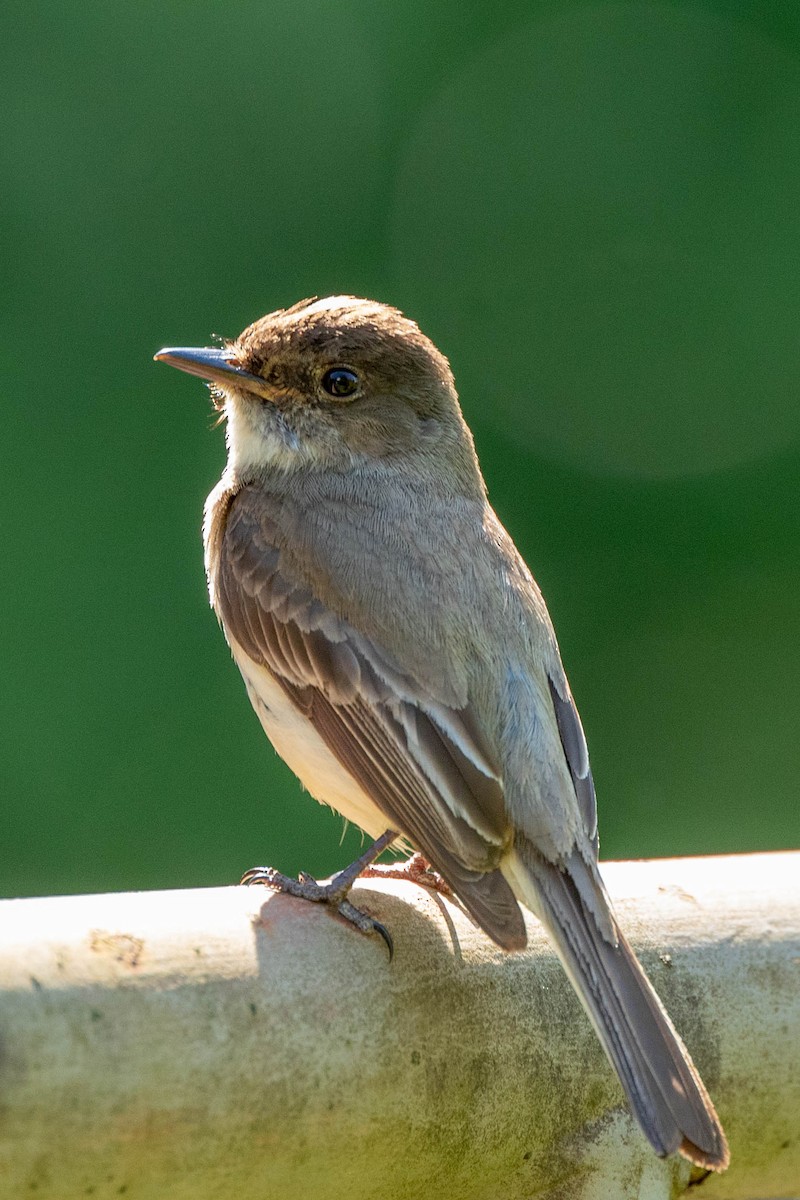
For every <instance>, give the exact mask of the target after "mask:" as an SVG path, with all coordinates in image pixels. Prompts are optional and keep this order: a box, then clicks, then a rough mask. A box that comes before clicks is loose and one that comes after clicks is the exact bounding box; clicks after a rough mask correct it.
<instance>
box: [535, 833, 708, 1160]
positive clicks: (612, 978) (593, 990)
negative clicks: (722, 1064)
mask: <svg viewBox="0 0 800 1200" xmlns="http://www.w3.org/2000/svg"><path fill="white" fill-rule="evenodd" d="M515 859H516V861H515V864H514V869H513V872H512V874H513V880H512V882H513V885H514V887H515V890H517V891H518V893H521V895H520V898H521V899H522V900H523V902H526V903H527V904H528V906H529V907H531V908H532V909H533V910H534V912H536V914H537V915H538V916H539V917H540V919H541V920H542V922H543V923H544V925H545V927H546V928H547V930H548V932H549V933H550V935H551V936H552V938H553V940H554V942H555V945H556V948H557V950H558V953H559V957H560V958H561V960H562V962H563V964H564V967H565V969H566V971H567V974H568V975H569V977H570V980H571V981H572V984H573V986H574V988H575V990H576V991H577V993H578V996H579V997H580V999H581V1002H582V1004H583V1006H584V1008H585V1009H586V1012H587V1013H588V1015H589V1017H590V1019H591V1021H592V1024H593V1025H594V1027H595V1030H596V1031H597V1034H598V1036H599V1038H600V1041H601V1043H602V1045H603V1048H604V1049H605V1051H606V1054H607V1055H608V1057H609V1059H610V1060H611V1063H612V1065H613V1066H614V1068H615V1069H616V1071H617V1074H618V1075H619V1078H620V1082H621V1083H622V1086H623V1088H624V1089H625V1092H626V1094H627V1096H628V1099H629V1101H630V1104H631V1108H632V1109H633V1112H634V1115H635V1116H636V1118H637V1120H638V1122H639V1124H640V1125H641V1127H642V1130H643V1131H644V1133H645V1135H646V1137H647V1138H648V1139H649V1141H650V1142H651V1144H652V1146H653V1148H654V1149H655V1151H656V1153H657V1154H660V1155H666V1154H672V1153H674V1152H675V1151H678V1150H679V1151H680V1152H681V1153H682V1154H684V1155H685V1156H686V1157H687V1158H689V1159H691V1161H692V1162H694V1163H697V1164H698V1165H699V1166H702V1167H707V1168H709V1169H711V1170H714V1171H723V1170H724V1169H725V1168H726V1167H727V1165H728V1160H729V1154H728V1144H727V1142H726V1140H725V1134H724V1133H723V1131H722V1127H721V1125H720V1122H719V1118H718V1117H717V1114H716V1112H715V1110H714V1106H713V1104H712V1103H711V1100H710V1099H709V1096H708V1093H707V1092H706V1089H705V1087H704V1086H703V1082H702V1080H701V1079H700V1076H699V1075H698V1073H697V1070H696V1068H695V1066H694V1063H693V1062H692V1060H691V1058H690V1057H689V1053H688V1051H687V1050H686V1047H685V1046H684V1044H683V1042H682V1041H681V1039H680V1037H679V1036H678V1034H677V1032H676V1031H675V1028H674V1026H673V1024H672V1022H671V1021H670V1019H669V1017H668V1016H667V1013H666V1011H665V1010H664V1007H663V1005H662V1003H661V1001H660V1000H659V998H658V996H657V995H656V993H655V991H654V990H653V987H652V985H651V983H650V981H649V980H648V978H647V976H646V975H645V973H644V970H643V969H642V967H641V965H640V963H639V961H638V959H637V958H636V955H635V954H634V952H633V950H632V949H631V947H630V945H629V944H628V942H627V941H626V939H625V937H624V935H623V934H622V933H621V931H620V930H619V928H618V926H617V924H616V920H615V919H614V916H613V913H611V911H610V907H609V905H608V901H607V899H606V897H605V893H604V891H603V887H602V883H601V882H600V879H599V876H598V874H597V872H596V871H595V870H592V869H591V868H590V867H589V866H588V864H587V863H586V862H585V861H584V859H583V858H581V857H580V855H579V854H578V853H577V852H575V853H574V854H573V855H571V856H570V858H569V859H568V860H567V861H566V862H565V863H564V866H563V869H560V868H559V867H558V866H556V865H555V864H553V863H551V862H549V861H547V860H546V859H545V858H543V857H542V856H541V855H540V854H538V853H537V851H536V850H535V849H534V848H533V846H531V845H530V844H529V843H525V842H523V843H522V845H520V846H518V847H517V854H516V855H515ZM599 913H602V918H603V920H602V922H600V923H599V922H598V914H599ZM606 916H607V917H608V920H606ZM609 921H610V924H609ZM599 924H602V925H605V926H606V932H605V934H604V932H601V929H600V927H599ZM609 932H610V933H611V935H612V938H614V937H615V938H616V944H615V943H614V941H613V940H609V937H608V933H609Z"/></svg>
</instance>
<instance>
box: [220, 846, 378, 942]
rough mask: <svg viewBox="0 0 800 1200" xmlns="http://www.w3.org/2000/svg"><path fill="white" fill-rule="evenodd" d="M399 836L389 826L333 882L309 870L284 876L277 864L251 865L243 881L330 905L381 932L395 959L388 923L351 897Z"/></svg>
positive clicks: (363, 926) (365, 929) (363, 927)
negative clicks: (361, 877)
mask: <svg viewBox="0 0 800 1200" xmlns="http://www.w3.org/2000/svg"><path fill="white" fill-rule="evenodd" d="M397 836H398V834H397V833H396V831H395V830H394V829H387V830H386V832H385V833H382V834H381V836H380V837H379V838H378V840H377V841H376V842H373V843H372V845H371V846H370V847H369V848H368V849H367V850H365V851H364V853H363V854H362V855H361V857H360V858H357V859H356V861H355V862H354V863H351V864H350V866H349V867H345V869H344V870H343V871H340V872H339V874H338V875H334V877H333V879H332V880H331V881H330V883H317V881H316V879H314V878H313V877H312V876H311V875H307V874H306V873H305V871H301V872H300V873H299V878H298V879H292V878H291V876H289V875H281V873H280V871H276V870H275V868H274V867H251V868H250V870H249V871H245V873H244V875H243V876H242V878H241V880H240V883H244V884H252V883H262V884H264V886H265V887H271V888H275V890H276V891H279V892H286V893H287V894H288V895H290V896H299V897H300V899H301V900H311V901H312V902H313V903H315V904H330V905H331V906H332V907H333V908H335V909H336V911H337V912H338V913H340V914H341V916H343V917H344V918H345V919H346V920H348V921H350V922H351V923H352V924H353V925H355V927H356V929H360V930H361V932H362V933H377V934H379V935H380V936H381V937H382V938H383V940H384V942H385V943H386V945H387V947H388V949H389V958H390V959H391V958H392V956H393V955H394V943H393V942H392V938H391V934H390V933H389V930H388V929H387V928H386V926H385V925H381V923H380V921H376V920H375V918H374V917H370V916H368V915H367V914H366V913H364V912H362V911H361V909H359V908H356V906H355V905H354V904H351V903H350V901H349V900H348V898H347V897H348V895H349V892H350V889H351V887H352V886H353V884H354V883H355V881H356V880H357V879H358V877H359V875H363V874H367V873H368V871H369V870H370V869H372V865H373V863H374V862H375V859H376V858H377V857H378V855H379V854H382V853H383V851H384V850H385V849H386V847H387V846H389V845H391V843H392V842H393V841H394V840H395V838H397Z"/></svg>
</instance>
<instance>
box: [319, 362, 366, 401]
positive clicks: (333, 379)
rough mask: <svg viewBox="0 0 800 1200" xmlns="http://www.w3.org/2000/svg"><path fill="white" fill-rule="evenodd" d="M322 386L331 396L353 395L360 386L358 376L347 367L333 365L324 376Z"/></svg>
mask: <svg viewBox="0 0 800 1200" xmlns="http://www.w3.org/2000/svg"><path fill="white" fill-rule="evenodd" d="M322 386H323V387H324V388H325V391H326V392H327V393H328V394H329V395H331V396H337V397H340V396H352V394H353V392H354V391H355V390H356V388H357V387H358V376H357V375H356V373H355V371H350V370H348V369H347V367H333V368H332V369H331V370H330V371H326V372H325V374H324V375H323V376H322Z"/></svg>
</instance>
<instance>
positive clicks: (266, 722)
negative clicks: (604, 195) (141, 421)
mask: <svg viewBox="0 0 800 1200" xmlns="http://www.w3.org/2000/svg"><path fill="white" fill-rule="evenodd" d="M156 358H158V359H160V360H161V361H163V362H167V363H170V364H171V365H172V366H175V367H179V368H180V369H181V370H184V371H188V372H190V373H191V374H195V375H199V376H200V377H201V378H203V379H206V380H209V381H210V382H211V383H212V394H213V396H214V400H215V404H216V406H217V407H218V408H219V410H220V411H221V412H222V413H223V414H224V416H225V417H226V418H227V444H228V464H227V467H226V469H225V472H224V474H223V476H222V479H221V480H220V482H219V484H218V485H217V487H216V488H215V489H214V491H213V492H212V493H211V495H210V496H209V498H208V502H207V504H206V512H205V525H204V540H205V549H206V570H207V573H208V582H209V589H210V594H211V602H212V604H213V606H214V608H215V609H216V612H217V614H218V616H219V618H220V621H221V622H222V626H223V629H224V631H225V635H226V637H227V639H228V642H229V644H230V647H231V650H232V652H233V657H234V659H235V660H236V663H237V665H238V667H239V669H240V671H241V673H242V675H243V676H244V681H245V685H246V687H247V691H248V694H249V696H250V699H251V701H252V703H253V707H254V708H255V710H256V712H257V713H258V716H259V718H260V720H261V723H262V725H263V727H264V729H265V731H266V733H267V735H268V737H269V738H270V739H271V741H272V743H273V745H274V746H275V748H276V750H277V751H278V753H279V754H280V755H281V756H282V757H283V758H284V759H285V760H286V762H287V763H288V764H289V766H290V767H291V768H292V770H293V771H294V772H295V773H296V774H297V775H298V776H299V778H300V779H301V780H302V782H303V783H304V784H305V786H306V787H307V788H308V790H309V791H310V792H311V794H312V795H313V796H315V797H316V798H317V799H318V800H321V801H323V802H324V803H326V804H329V805H331V806H332V807H333V808H335V809H337V810H338V811H339V812H341V813H343V814H344V816H345V817H346V818H347V819H348V820H350V821H352V822H353V823H354V824H356V825H358V826H360V828H361V829H363V830H365V831H366V832H367V833H368V834H369V835H370V836H371V837H373V838H376V839H377V841H376V843H375V845H374V846H373V847H371V848H370V850H369V851H368V852H367V853H366V854H365V855H364V856H363V857H362V859H360V860H359V862H358V863H356V864H354V866H353V868H351V869H349V870H347V871H344V872H342V874H341V875H340V876H337V878H336V879H335V880H334V881H333V884H332V885H329V886H328V888H323V887H320V885H317V884H315V882H314V881H313V880H308V879H304V880H303V881H302V882H301V883H299V884H298V883H297V882H295V881H291V882H288V881H283V883H284V885H285V886H287V887H289V888H290V889H292V890H295V891H296V892H297V893H298V894H304V895H308V896H310V897H312V898H317V899H320V898H321V899H327V900H329V901H333V902H334V903H336V904H337V906H338V907H339V908H340V911H343V912H345V913H346V915H349V916H350V917H351V918H352V919H354V920H355V921H356V923H357V924H360V926H361V927H362V928H369V927H370V926H372V927H375V923H374V922H371V921H370V920H369V918H366V917H365V916H364V914H359V913H358V911H357V910H355V909H354V908H353V907H352V906H351V905H350V904H349V901H347V898H346V894H347V891H348V890H349V886H350V885H351V884H352V882H353V880H354V878H355V877H356V876H357V874H358V872H359V870H360V869H361V868H362V867H363V866H364V865H366V864H367V863H368V862H370V861H372V860H373V859H374V858H375V857H377V854H378V853H380V850H382V849H383V848H384V847H385V846H386V845H388V844H389V843H391V842H392V841H395V840H396V839H397V838H398V837H402V838H403V839H405V840H406V842H407V843H410V844H411V845H412V846H413V847H415V848H416V850H417V851H419V852H421V854H422V855H424V858H425V859H426V860H427V861H428V862H429V863H430V864H431V865H432V866H433V867H434V868H435V870H436V871H437V872H438V873H439V874H440V876H441V877H442V878H443V879H444V881H445V882H446V884H448V885H449V886H450V887H451V888H452V890H453V891H454V892H455V894H456V896H457V897H458V898H459V900H460V901H461V903H462V904H463V905H464V907H465V908H466V909H467V910H468V911H469V912H470V913H471V915H472V916H473V918H474V919H475V920H476V921H477V923H478V924H479V925H480V926H481V927H482V928H483V929H484V930H485V931H486V933H487V934H488V935H489V937H491V938H493V939H494V941H495V942H497V943H498V945H500V946H502V947H503V948H504V949H506V950H519V949H521V948H522V947H523V946H524V945H525V925H524V922H523V919H522V914H521V912H520V908H519V904H520V903H521V904H523V905H524V906H525V907H526V908H528V909H530V910H531V911H532V912H533V913H535V914H536V916H537V917H538V918H539V919H540V920H541V921H542V923H543V924H544V926H545V928H546V929H547V930H548V932H549V934H550V935H551V937H552V939H553V941H554V943H555V946H556V949H557V950H558V953H559V956H560V958H561V961H562V962H563V964H564V967H565V969H566V971H567V974H568V975H569V978H570V980H571V982H572V984H573V985H574V987H575V989H576V991H577V993H578V995H579V997H580V999H581V1001H582V1003H583V1006H584V1008H585V1009H586V1012H587V1013H588V1015H589V1018H590V1019H591V1021H592V1024H593V1025H594V1027H595V1029H596V1031H597V1034H598V1036H599V1038H600V1041H601V1042H602V1044H603V1046H604V1048H605V1051H606V1053H607V1055H608V1057H609V1059H610V1060H611V1063H612V1064H613V1066H614V1067H615V1068H616V1071H617V1073H618V1075H619V1078H620V1081H621V1083H622V1086H623V1088H624V1089H625V1092H626V1093H627V1096H628V1099H629V1100H630V1103H631V1107H632V1109H633V1111H634V1113H635V1115H636V1117H637V1119H638V1121H639V1123H640V1125H641V1127H642V1129H643V1131H644V1133H645V1134H646V1136H647V1137H648V1138H649V1140H650V1142H651V1143H652V1145H653V1147H654V1149H655V1150H656V1152H657V1153H658V1154H660V1155H666V1154H670V1153H673V1152H674V1151H680V1152H681V1153H682V1154H683V1155H685V1156H686V1157H687V1158H688V1159H690V1160H691V1161H692V1162H695V1163H697V1164H699V1165H700V1166H703V1167H708V1168H711V1169H712V1170H716V1171H721V1170H723V1169H724V1168H725V1167H726V1166H727V1164H728V1147H727V1143H726V1141H725V1135H724V1133H723V1131H722V1128H721V1126H720V1123H719V1120H718V1119H717V1115H716V1113H715V1111H714V1107H713V1105H712V1103H711V1101H710V1099H709V1097H708V1094H707V1092H706V1090H705V1087H704V1086H703V1083H702V1081H701V1079H700V1077H699V1075H698V1073H697V1071H696V1070H695V1067H694V1065H693V1063H692V1061H691V1059H690V1057H689V1055H688V1053H687V1051H686V1049H685V1047H684V1046H683V1043H682V1042H681V1040H680V1038H679V1037H678V1035H677V1033H676V1032H675V1029H674V1028H673V1026H672V1024H671V1022H670V1020H669V1017H668V1016H667V1014H666V1012H665V1011H664V1008H663V1007H662V1005H661V1003H660V1001H659V999H658V997H657V996H656V994H655V992H654V990H653V988H652V987H651V985H650V983H649V981H648V980H647V977H646V976H645V974H644V971H643V970H642V968H641V966H640V965H639V962H638V960H637V959H636V957H635V955H634V953H633V951H632V950H631V948H630V946H629V945H628V942H627V941H626V940H625V937H624V935H623V934H622V932H621V931H620V928H619V926H618V924H617V920H616V918H615V916H614V914H613V912H612V910H611V906H610V903H609V900H608V897H607V895H606V892H605V889H604V887H603V883H602V881H601V878H600V874H599V872H598V867H597V845H598V843H597V820H596V810H595V794H594V786H593V783H592V776H591V772H590V770H589V757H588V753H587V749H586V741H585V739H584V734H583V729H582V727H581V722H580V718H579V716H578V712H577V709H576V708H575V704H574V701H573V699H572V694H571V692H570V688H569V684H568V683H567V679H566V676H565V674H564V668H563V667H562V665H561V658H560V656H559V651H558V645H557V643H556V638H555V634H554V632H553V627H552V625H551V623H550V618H549V615H548V612H547V609H546V607H545V603H544V600H543V599H542V596H541V593H540V591H539V589H538V587H537V585H536V583H535V581H534V579H533V577H532V576H531V574H530V572H529V570H528V568H527V567H526V565H525V563H524V562H523V561H522V558H521V557H520V555H519V553H518V552H517V550H516V548H515V546H514V544H513V542H512V541H511V538H510V537H509V536H508V534H507V533H506V531H505V530H504V529H503V527H502V525H501V524H500V522H499V521H498V519H497V517H496V516H495V514H494V512H493V511H492V509H491V507H490V506H489V503H488V500H487V497H486V487H485V485H484V482H483V478H482V476H481V472H480V468H479V466H478V460H477V458H476V455H475V449H474V446H473V442H472V436H471V434H470V431H469V429H468V428H467V425H466V423H465V421H464V418H463V416H462V414H461V409H460V407H459V404H458V398H457V395H456V390H455V386H454V383H453V377H452V374H451V372H450V368H449V365H448V363H447V360H446V359H445V358H444V356H443V355H442V354H441V353H440V352H439V351H438V350H437V349H436V347H435V346H434V345H433V344H432V343H431V342H430V341H429V340H428V339H427V338H426V337H424V335H423V334H422V333H421V332H420V330H419V329H418V327H417V326H416V325H415V324H414V323H413V322H412V321H410V320H407V319H406V318H405V317H404V316H402V314H401V313H399V312H398V311H397V310H396V309H394V308H389V307H386V306H384V305H381V304H377V303H374V302H372V301H368V300H357V299H354V298H353V297H349V296H335V297H330V298H328V299H325V300H305V301H303V302H302V303H300V304H296V305H294V307H292V308H288V309H286V310H280V311H278V312H275V313H272V314H270V315H269V316H266V317H263V318H262V319H261V320H260V321H256V322H255V324H253V325H251V326H250V327H249V328H248V329H246V330H245V331H244V333H242V334H241V336H240V337H239V338H237V339H236V340H235V341H233V342H230V343H228V344H227V345H226V346H225V347H224V348H223V349H217V350H210V349H197V350H196V349H165V350H162V351H160V352H159V354H157V355H156ZM246 878H248V879H249V880H250V881H252V880H259V881H262V882H267V883H281V881H282V877H279V876H277V875H276V873H274V872H272V871H270V870H269V869H267V868H263V869H256V870H254V871H253V872H249V873H248V876H246ZM379 931H380V930H379ZM384 932H385V931H384Z"/></svg>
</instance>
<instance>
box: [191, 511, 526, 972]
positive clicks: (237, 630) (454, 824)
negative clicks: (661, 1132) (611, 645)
mask: <svg viewBox="0 0 800 1200" xmlns="http://www.w3.org/2000/svg"><path fill="white" fill-rule="evenodd" d="M280 557H281V556H280V553H279V551H278V550H277V549H276V548H275V547H274V546H271V545H270V544H269V543H268V541H267V539H266V537H265V535H264V532H263V530H262V528H261V526H260V525H259V523H258V521H257V519H256V518H255V517H254V516H253V515H252V514H251V513H250V512H249V511H248V510H247V508H246V507H245V506H237V505H236V504H235V503H234V504H232V505H231V508H230V510H229V513H228V521H227V525H226V529H225V533H224V537H223V539H222V545H221V547H220V559H219V566H218V569H217V573H216V580H215V589H216V605H217V608H218V611H219V613H220V616H221V617H222V620H223V622H224V625H225V627H226V629H227V631H228V633H229V635H230V636H231V637H232V638H233V639H235V641H236V642H238V644H239V645H240V646H241V647H242V649H243V650H244V651H245V652H246V653H247V654H248V655H249V656H250V658H252V659H253V660H254V661H255V662H257V663H259V664H261V665H262V666H264V667H266V668H267V669H268V670H269V671H270V672H271V673H272V675H273V676H274V677H275V678H276V679H277V681H278V682H279V683H280V685H281V687H282V688H283V690H284V691H285V692H286V694H287V696H289V698H290V699H291V700H292V702H293V703H294V704H295V705H296V706H297V708H298V709H299V710H301V711H302V712H303V713H304V715H305V716H306V717H307V719H308V720H309V721H310V722H311V724H312V725H313V726H314V728H315V730H316V732H317V733H318V734H319V735H320V737H322V739H323V741H324V742H325V744H326V745H327V746H328V748H329V749H330V750H331V751H332V752H333V754H334V755H335V756H336V758H337V759H338V760H339V762H340V763H341V764H342V766H343V767H344V768H345V769H346V770H347V771H348V772H349V773H350V774H351V775H352V776H353V778H354V779H355V780H356V781H357V783H358V784H359V785H360V787H361V788H362V789H363V790H364V791H365V792H366V793H367V794H368V795H369V797H370V798H371V799H372V801H373V802H374V803H375V805H376V806H377V807H378V808H379V809H380V810H381V812H382V813H383V814H384V816H385V818H386V824H387V827H388V828H393V829H397V830H398V832H400V833H403V834H405V835H407V836H408V837H409V838H410V840H411V841H412V842H413V843H414V845H415V846H416V847H417V848H418V849H419V850H420V851H422V853H423V854H424V855H425V856H426V857H427V858H428V859H429V860H430V861H431V863H433V865H434V866H435V867H436V869H437V870H438V871H439V872H440V873H441V875H442V876H443V877H444V878H445V879H446V880H447V882H448V883H449V884H450V886H451V887H452V888H453V890H454V891H455V893H456V894H457V895H458V896H459V898H460V899H461V901H462V903H463V904H464V906H465V907H466V908H467V909H468V910H469V911H470V913H471V914H472V915H473V917H474V918H475V919H476V920H477V921H478V923H479V924H480V925H481V926H482V928H483V929H484V930H485V931H486V932H487V933H488V934H489V935H490V936H491V937H492V938H493V939H494V940H495V941H496V942H498V944H499V945H501V946H503V947H505V948H506V949H519V948H521V947H522V946H524V944H525V926H524V922H523V920H522V916H521V913H520V910H519V906H518V904H517V902H516V900H515V898H514V895H513V893H512V891H511V888H510V886H509V885H508V883H507V882H506V880H505V879H504V877H503V875H502V874H501V872H500V871H499V869H498V864H499V861H500V858H501V856H502V854H503V852H504V851H505V850H506V849H507V847H508V842H509V824H508V819H507V816H506V812H505V805H504V795H503V785H502V782H501V779H500V773H499V771H498V769H497V767H496V766H495V765H494V763H493V762H492V760H491V754H490V752H489V750H488V747H487V746H486V744H485V742H484V739H483V738H482V737H481V732H480V728H479V726H478V725H477V723H476V722H475V721H473V720H472V719H471V714H470V712H469V709H468V708H467V709H460V710H458V709H455V708H451V707H448V706H446V705H443V704H441V703H440V702H437V701H436V700H434V699H433V698H432V697H430V696H427V695H425V694H424V691H423V690H422V689H420V688H419V686H418V685H417V684H416V683H415V681H414V680H413V679H412V678H410V677H409V676H408V675H407V674H405V673H403V671H402V670H401V669H399V668H398V666H397V664H395V663H394V662H392V661H391V660H390V657H389V656H388V655H387V654H385V653H384V652H383V651H382V650H381V648H380V647H379V646H376V645H375V644H374V642H373V641H372V640H370V639H368V638H367V637H366V636H364V635H363V634H361V633H359V632H358V631H357V630H355V629H353V628H352V627H351V626H350V625H349V624H348V623H347V622H346V621H344V620H342V619H341V618H340V617H338V616H336V614H335V613H333V612H332V611H331V610H330V609H329V608H328V607H327V606H325V605H324V604H322V603H321V601H320V600H319V599H317V598H316V597H315V596H314V595H313V593H312V592H311V590H310V589H309V588H308V587H306V586H303V585H299V584H297V583H296V582H295V581H294V580H292V579H290V578H288V577H287V575H286V573H285V572H284V571H282V570H281V561H280Z"/></svg>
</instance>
